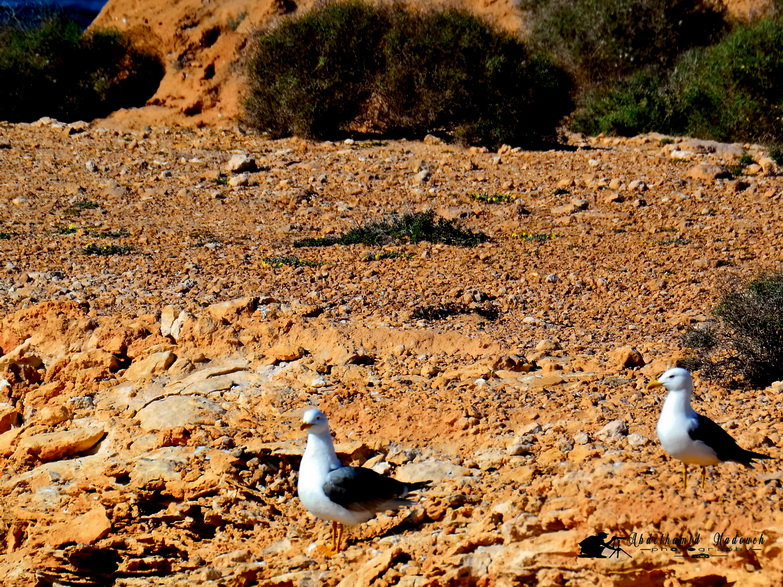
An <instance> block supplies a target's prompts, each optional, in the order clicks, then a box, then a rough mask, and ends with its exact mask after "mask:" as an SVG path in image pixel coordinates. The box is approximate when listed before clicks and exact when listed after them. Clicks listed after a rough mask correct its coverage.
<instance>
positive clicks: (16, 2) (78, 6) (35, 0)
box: [0, 0, 106, 28]
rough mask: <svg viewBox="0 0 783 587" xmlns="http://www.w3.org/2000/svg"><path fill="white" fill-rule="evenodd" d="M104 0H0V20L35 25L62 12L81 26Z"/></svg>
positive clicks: (101, 5)
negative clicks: (42, 19)
mask: <svg viewBox="0 0 783 587" xmlns="http://www.w3.org/2000/svg"><path fill="white" fill-rule="evenodd" d="M104 4H106V0H0V22H8V21H12V22H18V23H21V24H23V25H35V24H36V23H37V22H39V21H40V20H41V18H44V17H46V16H49V15H51V14H53V13H57V14H64V15H65V16H67V17H68V18H72V19H73V20H75V21H76V22H78V23H79V24H80V25H81V26H82V27H83V28H84V27H86V26H87V25H89V24H90V23H91V22H92V21H93V19H94V18H95V17H96V16H98V13H99V12H100V11H101V8H103V6H104Z"/></svg>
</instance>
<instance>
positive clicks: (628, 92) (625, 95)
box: [570, 70, 669, 136]
mask: <svg viewBox="0 0 783 587" xmlns="http://www.w3.org/2000/svg"><path fill="white" fill-rule="evenodd" d="M663 83H665V80H664V79H662V77H661V75H660V74H658V73H655V72H653V71H651V70H646V71H640V72H637V73H635V74H632V75H630V76H628V77H627V78H625V79H622V80H619V81H618V82H616V83H615V84H614V85H613V86H611V89H609V90H607V89H606V88H604V87H601V88H594V89H592V90H588V91H586V92H585V93H584V94H583V95H582V96H581V98H580V107H578V108H577V110H576V111H575V112H574V114H573V115H572V116H571V122H570V126H571V128H572V129H573V130H575V131H577V132H583V133H586V134H590V135H595V134H598V133H602V132H603V133H609V134H618V135H621V136H634V135H637V134H640V133H643V132H647V131H649V130H651V129H656V128H668V126H669V125H668V102H667V96H666V94H665V91H664V90H663V89H662V87H661V86H662V84H663ZM661 132H665V131H661Z"/></svg>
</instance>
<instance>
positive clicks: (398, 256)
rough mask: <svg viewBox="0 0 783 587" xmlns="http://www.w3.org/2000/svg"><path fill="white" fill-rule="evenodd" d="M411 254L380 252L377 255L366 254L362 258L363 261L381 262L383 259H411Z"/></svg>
mask: <svg viewBox="0 0 783 587" xmlns="http://www.w3.org/2000/svg"><path fill="white" fill-rule="evenodd" d="M412 258H413V255H412V254H411V253H404V252H402V251H380V252H378V253H367V254H366V255H365V256H364V260H365V261H382V260H383V259H412Z"/></svg>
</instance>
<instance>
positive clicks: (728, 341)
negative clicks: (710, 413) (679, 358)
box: [682, 272, 783, 385]
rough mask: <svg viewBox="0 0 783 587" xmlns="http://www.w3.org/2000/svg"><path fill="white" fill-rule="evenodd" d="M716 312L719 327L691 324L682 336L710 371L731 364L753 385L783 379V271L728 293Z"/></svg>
mask: <svg viewBox="0 0 783 587" xmlns="http://www.w3.org/2000/svg"><path fill="white" fill-rule="evenodd" d="M714 313H715V315H716V316H717V317H718V323H717V325H716V326H715V327H701V328H694V329H690V330H688V331H687V332H686V333H685V334H684V335H683V338H682V344H683V346H685V347H687V348H691V349H694V350H695V351H696V357H695V359H694V360H696V361H697V362H698V364H699V365H700V366H701V367H702V368H703V369H704V370H705V371H706V373H707V375H708V376H717V375H724V374H726V373H727V372H728V371H729V369H732V370H733V371H738V372H740V373H741V374H742V375H743V376H744V377H745V378H746V379H747V381H748V382H750V383H751V384H754V385H768V384H769V383H771V382H773V381H776V380H780V379H783V272H778V273H772V274H767V275H762V276H760V277H759V278H757V279H756V280H754V281H752V282H751V283H750V284H749V285H748V286H747V287H745V288H742V289H737V290H734V291H731V292H728V293H726V294H725V295H724V296H723V297H722V299H721V301H720V303H719V304H718V306H717V307H716V308H715V312H714Z"/></svg>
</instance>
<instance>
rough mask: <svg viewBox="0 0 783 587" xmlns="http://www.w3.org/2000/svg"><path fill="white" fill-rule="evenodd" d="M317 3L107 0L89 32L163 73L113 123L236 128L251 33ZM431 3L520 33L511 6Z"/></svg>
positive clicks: (479, 0)
mask: <svg viewBox="0 0 783 587" xmlns="http://www.w3.org/2000/svg"><path fill="white" fill-rule="evenodd" d="M314 4H315V1H314V0H297V1H296V2H293V1H289V0H221V1H220V2H202V1H201V0H183V1H181V2H176V3H170V2H150V1H148V0H109V2H107V4H106V6H105V7H104V8H103V10H102V11H101V13H100V14H99V15H98V17H97V18H96V20H95V22H94V23H93V25H92V26H94V27H106V28H116V29H119V30H121V31H123V32H126V33H128V34H129V35H130V36H131V37H132V38H133V39H134V42H135V43H138V44H139V45H140V46H142V47H144V48H146V49H148V50H150V51H153V52H155V53H156V54H157V55H159V56H160V57H161V59H162V60H163V63H164V66H165V70H166V73H165V76H164V78H163V80H162V82H161V84H160V87H159V88H158V91H157V92H156V93H155V95H154V96H153V97H152V98H151V99H150V100H149V101H148V106H147V107H145V108H141V109H132V110H121V111H118V112H116V113H114V114H113V115H112V116H111V117H110V118H109V121H108V123H110V124H114V125H118V126H124V127H132V128H142V127H143V126H145V125H153V126H154V125H167V124H183V125H186V126H201V125H204V124H209V125H225V124H235V123H236V121H237V119H238V118H239V117H240V116H241V114H242V102H243V99H244V98H243V96H244V93H243V92H244V71H243V67H244V66H243V58H244V57H245V56H246V54H247V51H248V49H249V42H250V34H251V33H252V32H253V31H255V30H257V29H259V28H261V27H263V26H266V25H268V24H269V23H270V22H272V21H273V20H274V19H275V18H278V17H280V16H283V15H285V14H291V13H294V12H301V11H305V10H309V9H311V8H312V7H313V5H314ZM426 4H433V5H440V4H443V5H445V4H449V5H457V6H467V7H469V8H471V9H474V10H476V12H478V13H479V14H482V15H485V16H487V17H488V18H489V19H490V20H492V21H493V22H495V23H497V24H498V26H501V27H504V28H506V29H508V30H519V28H520V26H521V21H520V15H519V11H518V10H517V9H516V8H514V6H513V3H511V2H506V1H503V2H496V1H494V0H464V1H456V2H447V1H443V2H441V1H439V0H434V1H433V0H430V1H429V2H427V3H426ZM416 5H417V7H418V6H420V5H419V3H416Z"/></svg>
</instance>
